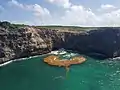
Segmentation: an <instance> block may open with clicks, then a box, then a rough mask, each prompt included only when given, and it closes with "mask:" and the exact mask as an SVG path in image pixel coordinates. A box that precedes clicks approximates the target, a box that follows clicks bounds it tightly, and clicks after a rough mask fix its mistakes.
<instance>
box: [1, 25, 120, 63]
mask: <svg viewBox="0 0 120 90" xmlns="http://www.w3.org/2000/svg"><path fill="white" fill-rule="evenodd" d="M60 48H65V49H69V50H75V51H78V52H80V53H84V54H87V55H91V56H95V55H98V56H100V57H105V58H113V57H117V56H120V28H97V29H96V30H90V31H76V30H75V31H69V30H68V31H62V30H51V29H46V28H36V27H30V26H26V27H20V28H17V29H16V30H8V29H7V28H3V27H0V63H3V62H5V61H8V60H11V59H16V58H22V57H28V56H33V55H40V54H45V53H48V52H50V51H51V50H54V49H60Z"/></svg>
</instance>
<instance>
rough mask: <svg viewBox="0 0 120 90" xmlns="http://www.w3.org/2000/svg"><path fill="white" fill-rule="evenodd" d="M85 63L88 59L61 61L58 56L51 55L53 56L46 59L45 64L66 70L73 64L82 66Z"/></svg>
mask: <svg viewBox="0 0 120 90" xmlns="http://www.w3.org/2000/svg"><path fill="white" fill-rule="evenodd" d="M85 61H86V59H85V58H84V57H82V56H79V57H74V58H72V59H71V60H61V59H59V57H58V56H55V55H51V56H48V57H46V58H44V62H45V63H47V64H49V65H53V66H59V67H66V68H67V67H69V66H70V65H72V64H81V63H83V62H85Z"/></svg>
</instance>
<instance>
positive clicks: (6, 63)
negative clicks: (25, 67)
mask: <svg viewBox="0 0 120 90" xmlns="http://www.w3.org/2000/svg"><path fill="white" fill-rule="evenodd" d="M43 55H46V54H43ZM43 55H36V56H30V57H26V58H20V59H14V60H10V61H7V62H5V63H2V64H0V67H2V66H6V65H8V64H10V63H12V62H18V61H24V60H29V59H31V58H35V57H39V56H43Z"/></svg>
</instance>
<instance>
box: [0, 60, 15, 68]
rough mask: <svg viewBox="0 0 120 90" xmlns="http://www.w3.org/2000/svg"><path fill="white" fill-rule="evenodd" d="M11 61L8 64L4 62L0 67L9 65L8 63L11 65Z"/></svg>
mask: <svg viewBox="0 0 120 90" xmlns="http://www.w3.org/2000/svg"><path fill="white" fill-rule="evenodd" d="M12 62H13V61H8V62H5V63H3V64H0V67H2V66H6V65H7V64H10V63H12Z"/></svg>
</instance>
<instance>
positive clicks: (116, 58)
mask: <svg viewBox="0 0 120 90" xmlns="http://www.w3.org/2000/svg"><path fill="white" fill-rule="evenodd" d="M112 59H113V60H118V59H120V57H115V58H112Z"/></svg>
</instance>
